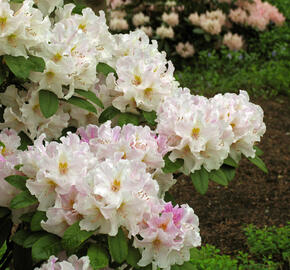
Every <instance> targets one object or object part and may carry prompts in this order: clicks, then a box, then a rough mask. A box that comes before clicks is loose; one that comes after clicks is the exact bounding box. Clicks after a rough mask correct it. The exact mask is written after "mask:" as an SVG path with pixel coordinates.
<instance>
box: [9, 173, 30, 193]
mask: <svg viewBox="0 0 290 270" xmlns="http://www.w3.org/2000/svg"><path fill="white" fill-rule="evenodd" d="M4 179H5V180H6V181H7V182H8V183H9V184H10V185H12V186H14V187H16V188H18V189H20V190H27V187H26V180H27V179H28V177H27V176H23V175H10V176H7V177H5V178H4Z"/></svg>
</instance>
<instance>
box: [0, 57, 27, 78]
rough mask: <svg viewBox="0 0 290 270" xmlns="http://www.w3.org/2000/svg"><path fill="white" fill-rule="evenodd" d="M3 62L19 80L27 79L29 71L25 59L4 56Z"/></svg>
mask: <svg viewBox="0 0 290 270" xmlns="http://www.w3.org/2000/svg"><path fill="white" fill-rule="evenodd" d="M4 61H5V63H6V64H7V66H8V67H9V69H10V70H11V71H12V73H13V74H14V75H15V76H16V77H18V78H20V79H27V78H28V77H29V74H30V69H29V66H28V61H27V59H25V57H23V56H17V57H15V56H11V55H5V56H4Z"/></svg>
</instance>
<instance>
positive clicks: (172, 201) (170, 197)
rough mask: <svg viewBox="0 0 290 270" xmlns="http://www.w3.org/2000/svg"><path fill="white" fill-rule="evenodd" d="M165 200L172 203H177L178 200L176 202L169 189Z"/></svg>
mask: <svg viewBox="0 0 290 270" xmlns="http://www.w3.org/2000/svg"><path fill="white" fill-rule="evenodd" d="M164 201H166V202H171V203H172V205H176V202H175V200H174V198H173V196H172V194H171V193H169V192H168V191H166V192H165V196H164Z"/></svg>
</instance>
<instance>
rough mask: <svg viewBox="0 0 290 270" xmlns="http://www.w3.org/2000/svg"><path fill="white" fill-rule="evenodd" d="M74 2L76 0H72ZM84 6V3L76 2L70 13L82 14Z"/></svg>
mask: <svg viewBox="0 0 290 270" xmlns="http://www.w3.org/2000/svg"><path fill="white" fill-rule="evenodd" d="M74 3H76V1H74ZM84 8H86V6H85V5H81V4H76V6H75V7H74V9H73V10H72V13H73V14H79V15H82V11H83V9H84Z"/></svg>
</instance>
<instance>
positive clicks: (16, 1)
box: [10, 0, 24, 3]
mask: <svg viewBox="0 0 290 270" xmlns="http://www.w3.org/2000/svg"><path fill="white" fill-rule="evenodd" d="M10 2H12V3H23V2H24V0H10Z"/></svg>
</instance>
